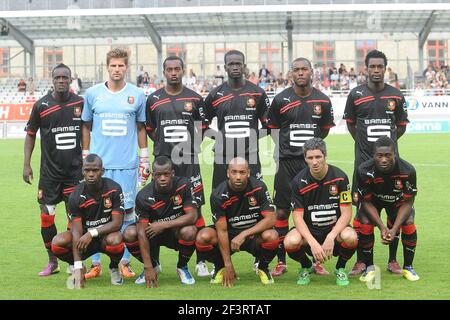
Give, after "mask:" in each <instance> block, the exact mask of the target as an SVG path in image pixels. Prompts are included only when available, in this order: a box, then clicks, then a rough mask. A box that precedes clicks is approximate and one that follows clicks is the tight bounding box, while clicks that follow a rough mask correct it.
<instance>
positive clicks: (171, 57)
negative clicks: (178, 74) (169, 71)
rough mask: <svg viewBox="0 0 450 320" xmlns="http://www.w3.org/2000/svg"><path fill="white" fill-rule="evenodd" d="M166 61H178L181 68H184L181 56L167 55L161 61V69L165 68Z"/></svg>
mask: <svg viewBox="0 0 450 320" xmlns="http://www.w3.org/2000/svg"><path fill="white" fill-rule="evenodd" d="M167 61H180V65H181V69H183V70H184V62H183V59H181V58H180V57H178V56H169V57H167V58H166V60H164V62H163V70H166V64H167Z"/></svg>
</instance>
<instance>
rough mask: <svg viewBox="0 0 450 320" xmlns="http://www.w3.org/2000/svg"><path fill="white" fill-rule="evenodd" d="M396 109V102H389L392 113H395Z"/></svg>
mask: <svg viewBox="0 0 450 320" xmlns="http://www.w3.org/2000/svg"><path fill="white" fill-rule="evenodd" d="M395 107H396V103H395V100H388V105H387V108H388V109H389V110H390V111H394V110H395Z"/></svg>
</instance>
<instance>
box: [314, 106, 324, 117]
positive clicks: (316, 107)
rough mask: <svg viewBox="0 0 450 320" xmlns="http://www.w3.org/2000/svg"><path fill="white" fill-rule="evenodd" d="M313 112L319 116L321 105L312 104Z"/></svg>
mask: <svg viewBox="0 0 450 320" xmlns="http://www.w3.org/2000/svg"><path fill="white" fill-rule="evenodd" d="M314 114H315V115H316V116H320V115H321V114H322V106H321V105H320V104H315V105H314Z"/></svg>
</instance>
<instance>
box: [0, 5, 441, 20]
mask: <svg viewBox="0 0 450 320" xmlns="http://www.w3.org/2000/svg"><path fill="white" fill-rule="evenodd" d="M405 8H407V10H408V11H422V10H427V11H430V10H437V11H442V10H445V11H447V10H450V3H390V4H381V3H371V4H333V5H329V4H326V5H322V4H320V5H312V4H311V5H265V6H259V5H244V6H207V7H206V6H205V7H163V8H120V9H117V8H115V9H66V10H20V11H0V14H1V16H2V18H27V17H61V16H63V17H76V16H109V15H115V16H119V15H158V14H195V13H197V14H198V13H240V12H249V11H250V12H254V13H257V12H287V11H291V12H298V11H301V12H321V11H329V12H339V11H366V12H367V11H404V10H405Z"/></svg>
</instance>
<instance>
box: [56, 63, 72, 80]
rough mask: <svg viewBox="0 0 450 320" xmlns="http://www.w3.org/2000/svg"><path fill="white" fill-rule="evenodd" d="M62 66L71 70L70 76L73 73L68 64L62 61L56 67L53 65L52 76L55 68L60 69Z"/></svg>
mask: <svg viewBox="0 0 450 320" xmlns="http://www.w3.org/2000/svg"><path fill="white" fill-rule="evenodd" d="M60 68H64V69H67V70H69V76H71V75H72V70H70V68H69V67H68V66H67V65H65V64H64V63H60V64H57V65H56V66H55V67H53V69H52V77H53V73H54V72H55V70H56V69H60Z"/></svg>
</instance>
